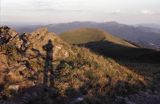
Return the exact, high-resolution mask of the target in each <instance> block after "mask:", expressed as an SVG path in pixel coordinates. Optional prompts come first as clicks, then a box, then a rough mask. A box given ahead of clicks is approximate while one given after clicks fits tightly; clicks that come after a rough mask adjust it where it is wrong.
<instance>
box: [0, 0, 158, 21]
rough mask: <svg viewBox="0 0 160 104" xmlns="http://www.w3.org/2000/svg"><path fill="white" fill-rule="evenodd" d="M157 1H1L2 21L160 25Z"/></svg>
mask: <svg viewBox="0 0 160 104" xmlns="http://www.w3.org/2000/svg"><path fill="white" fill-rule="evenodd" d="M159 6H160V0H0V22H1V23H26V24H27V23H28V24H30V23H32V24H52V23H64V22H72V21H96V22H108V21H117V22H120V23H125V24H148V23H156V24H160V9H159Z"/></svg>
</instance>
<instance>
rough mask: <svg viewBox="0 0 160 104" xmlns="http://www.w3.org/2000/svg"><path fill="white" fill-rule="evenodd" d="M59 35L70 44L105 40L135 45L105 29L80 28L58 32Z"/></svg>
mask: <svg viewBox="0 0 160 104" xmlns="http://www.w3.org/2000/svg"><path fill="white" fill-rule="evenodd" d="M60 37H61V38H62V39H63V40H64V41H66V42H68V43H71V44H85V43H89V42H97V41H103V40H107V41H110V42H113V43H116V44H121V45H124V46H130V47H135V46H134V45H133V44H131V43H129V42H127V41H125V40H123V39H120V38H118V37H116V36H113V35H111V34H109V33H107V32H105V31H102V30H99V29H93V28H80V29H74V30H70V31H66V32H64V33H62V34H60Z"/></svg>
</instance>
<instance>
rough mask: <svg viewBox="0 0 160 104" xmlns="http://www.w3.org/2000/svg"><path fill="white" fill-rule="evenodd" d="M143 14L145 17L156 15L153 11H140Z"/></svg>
mask: <svg viewBox="0 0 160 104" xmlns="http://www.w3.org/2000/svg"><path fill="white" fill-rule="evenodd" d="M140 12H141V13H142V14H145V15H151V14H154V12H153V11H151V10H141V11H140Z"/></svg>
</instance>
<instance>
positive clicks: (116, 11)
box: [111, 9, 121, 14]
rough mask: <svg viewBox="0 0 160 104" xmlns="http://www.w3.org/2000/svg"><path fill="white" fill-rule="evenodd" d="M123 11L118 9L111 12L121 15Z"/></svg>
mask: <svg viewBox="0 0 160 104" xmlns="http://www.w3.org/2000/svg"><path fill="white" fill-rule="evenodd" d="M120 13H121V10H120V9H116V10H114V11H112V12H111V14H120Z"/></svg>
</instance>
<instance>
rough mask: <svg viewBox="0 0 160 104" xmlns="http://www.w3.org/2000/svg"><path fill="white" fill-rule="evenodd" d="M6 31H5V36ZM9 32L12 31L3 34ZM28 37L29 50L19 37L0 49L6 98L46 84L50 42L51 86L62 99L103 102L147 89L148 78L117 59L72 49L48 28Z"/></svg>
mask: <svg viewBox="0 0 160 104" xmlns="http://www.w3.org/2000/svg"><path fill="white" fill-rule="evenodd" d="M4 29H5V28H3V27H1V33H3V31H2V30H4ZM8 31H11V29H8V30H6V31H5V33H3V34H6V33H8ZM8 35H9V34H8ZM25 35H26V37H27V38H26V39H27V48H26V49H25V50H22V49H23V48H22V46H23V44H24V43H23V41H22V40H21V39H20V38H19V36H18V34H16V38H12V39H9V41H7V42H5V43H4V44H3V45H0V75H1V76H0V85H1V86H2V89H1V91H2V93H3V94H2V95H5V96H6V97H8V98H9V97H14V95H15V92H14V91H13V90H15V89H14V87H13V86H18V88H20V89H19V90H18V91H21V90H23V89H27V88H29V87H32V86H36V85H40V84H42V83H43V77H44V68H45V66H46V65H48V64H46V63H47V59H46V51H45V50H44V49H43V47H44V46H45V45H46V44H47V42H48V40H51V42H52V44H53V46H54V47H53V50H54V51H53V53H52V54H51V55H52V57H53V60H52V62H51V64H52V65H53V68H52V69H51V70H52V71H53V72H54V80H53V81H54V84H53V85H51V86H53V87H54V88H56V89H58V92H59V96H63V97H66V96H67V97H68V99H69V98H70V97H71V98H72V97H75V96H84V97H93V96H95V98H96V99H99V98H98V97H96V95H104V96H105V95H106V94H108V95H124V94H130V93H134V92H136V91H139V90H142V89H143V88H144V87H145V86H146V85H147V81H146V80H145V78H144V76H142V75H139V74H137V73H135V72H134V71H132V70H130V69H129V68H127V67H124V66H122V65H120V64H118V63H117V62H116V61H114V60H113V59H110V58H107V59H106V58H104V57H102V56H99V55H96V54H94V53H92V52H91V51H89V50H88V49H86V48H79V47H77V46H73V45H70V44H68V43H66V42H64V41H63V40H61V39H60V38H59V37H58V36H56V35H55V34H54V33H50V32H48V31H47V29H46V28H41V29H38V30H36V31H34V32H32V33H30V34H25ZM3 39H4V37H3ZM13 43H15V44H14V45H13ZM4 59H5V60H4ZM16 88H17V87H16ZM75 93H76V94H75ZM0 96H1V95H0ZM39 96H41V95H39ZM43 99H44V101H46V100H49V101H51V102H52V103H53V102H54V98H52V99H51V98H49V97H47V96H45V98H43ZM62 103H64V102H62ZM44 104H50V103H44ZM57 104H59V103H57Z"/></svg>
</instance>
